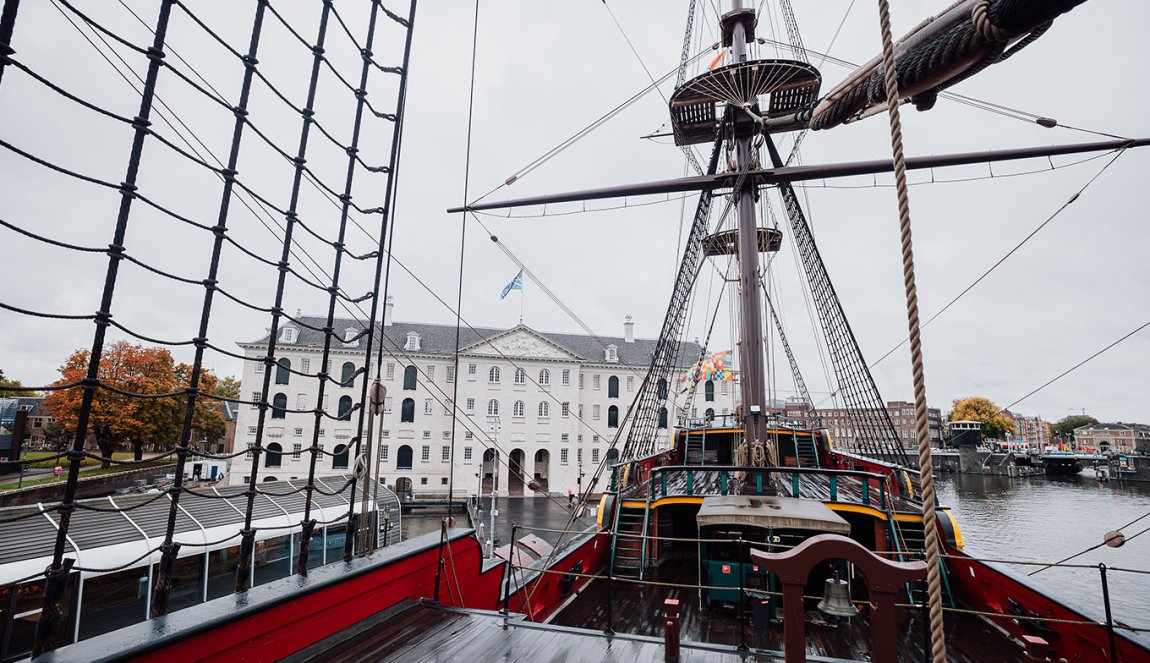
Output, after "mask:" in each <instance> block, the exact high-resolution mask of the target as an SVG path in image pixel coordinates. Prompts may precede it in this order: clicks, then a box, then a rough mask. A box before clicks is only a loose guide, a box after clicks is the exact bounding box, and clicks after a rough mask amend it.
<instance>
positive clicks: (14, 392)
mask: <svg viewBox="0 0 1150 663" xmlns="http://www.w3.org/2000/svg"><path fill="white" fill-rule="evenodd" d="M0 387H6V389H5V390H4V391H0V398H16V397H17V396H38V395H39V394H37V393H36V392H34V391H32V390H31V389H24V388H23V387H24V384H23V383H21V382H20V381H19V380H9V379H8V378H7V377H5V376H4V369H2V368H0ZM9 390H11V391H9Z"/></svg>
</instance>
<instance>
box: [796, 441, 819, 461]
mask: <svg viewBox="0 0 1150 663" xmlns="http://www.w3.org/2000/svg"><path fill="white" fill-rule="evenodd" d="M795 456H796V457H797V458H798V465H799V467H819V452H818V450H817V449H816V448H815V438H814V437H813V436H811V435H804V436H802V437H796V438H795Z"/></svg>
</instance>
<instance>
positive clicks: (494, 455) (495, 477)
mask: <svg viewBox="0 0 1150 663" xmlns="http://www.w3.org/2000/svg"><path fill="white" fill-rule="evenodd" d="M489 421H490V423H491V426H490V430H491V447H492V448H491V517H490V518H489V521H490V522H489V525H490V527H489V528H488V530H487V556H488V557H491V556H492V555H494V554H495V517H496V516H498V515H499V509H498V508H496V505H495V499H496V498H497V497H498V496H499V415H495V416H493V417H490V418H489Z"/></svg>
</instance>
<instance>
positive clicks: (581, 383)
mask: <svg viewBox="0 0 1150 663" xmlns="http://www.w3.org/2000/svg"><path fill="white" fill-rule="evenodd" d="M579 388H580V389H582V388H583V374H582V373H580V374H579Z"/></svg>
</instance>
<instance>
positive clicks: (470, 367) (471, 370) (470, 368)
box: [467, 364, 479, 375]
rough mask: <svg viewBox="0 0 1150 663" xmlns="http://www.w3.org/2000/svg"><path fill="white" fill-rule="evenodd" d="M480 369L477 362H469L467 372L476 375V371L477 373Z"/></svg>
mask: <svg viewBox="0 0 1150 663" xmlns="http://www.w3.org/2000/svg"><path fill="white" fill-rule="evenodd" d="M478 370H479V369H478V367H477V366H476V365H475V364H468V365H467V374H468V375H475V373H476V372H477V371H478Z"/></svg>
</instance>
